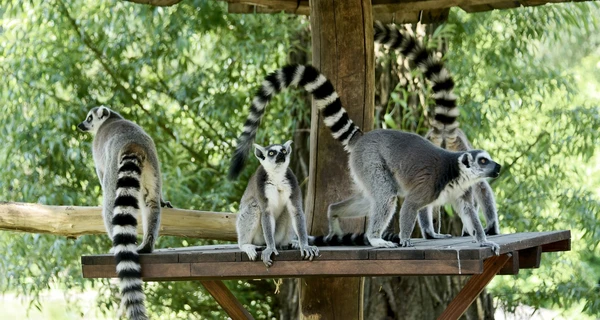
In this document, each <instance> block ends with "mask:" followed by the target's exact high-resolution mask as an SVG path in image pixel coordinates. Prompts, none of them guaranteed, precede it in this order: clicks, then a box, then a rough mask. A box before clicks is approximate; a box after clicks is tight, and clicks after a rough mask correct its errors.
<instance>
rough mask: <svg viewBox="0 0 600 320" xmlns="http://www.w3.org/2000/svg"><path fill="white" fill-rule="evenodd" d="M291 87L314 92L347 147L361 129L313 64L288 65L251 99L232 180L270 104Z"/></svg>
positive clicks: (326, 119) (327, 120)
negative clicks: (351, 118)
mask: <svg viewBox="0 0 600 320" xmlns="http://www.w3.org/2000/svg"><path fill="white" fill-rule="evenodd" d="M290 86H299V87H303V88H304V89H305V90H306V91H308V92H309V93H310V94H312V95H313V97H314V98H315V103H316V105H317V108H318V109H319V110H320V111H321V112H322V113H323V117H324V118H323V119H324V122H325V125H326V126H327V127H328V128H329V129H331V133H332V135H333V137H334V138H335V139H337V140H338V141H340V142H341V143H342V145H343V146H344V148H345V149H346V150H347V147H348V144H349V143H350V140H351V139H352V137H353V136H354V135H355V134H356V133H357V132H360V128H359V127H357V126H356V125H355V124H354V122H352V120H350V118H349V117H348V113H347V112H346V110H345V109H344V108H343V107H342V103H341V101H340V98H339V96H338V94H337V92H336V91H335V89H334V88H333V85H332V84H331V82H330V81H329V80H328V79H327V78H326V77H325V76H324V75H323V74H322V73H321V72H319V70H317V69H316V68H315V67H313V66H310V65H287V66H285V67H283V68H281V69H279V70H277V71H275V72H273V73H271V74H269V75H268V76H267V77H266V78H265V80H264V81H263V83H262V86H261V87H260V89H259V90H258V92H257V93H256V95H255V97H254V100H252V106H251V107H250V114H249V115H248V119H247V120H246V123H244V129H243V132H242V134H241V135H240V137H239V139H238V146H237V149H236V150H235V154H234V156H233V159H232V162H231V166H230V168H229V178H230V179H232V180H233V179H235V178H237V177H238V175H239V174H240V172H241V171H242V169H243V168H244V165H245V163H246V160H247V159H248V154H249V153H250V149H251V148H252V144H253V142H254V139H255V138H256V131H257V130H258V126H259V124H260V120H261V118H262V117H263V115H264V113H265V107H266V105H267V103H268V102H269V101H270V100H271V99H272V98H273V96H274V95H275V94H277V93H279V92H280V91H281V90H283V89H285V88H287V87H290Z"/></svg>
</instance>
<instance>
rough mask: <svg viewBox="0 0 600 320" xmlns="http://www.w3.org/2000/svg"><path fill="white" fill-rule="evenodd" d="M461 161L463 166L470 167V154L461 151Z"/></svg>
mask: <svg viewBox="0 0 600 320" xmlns="http://www.w3.org/2000/svg"><path fill="white" fill-rule="evenodd" d="M461 161H462V163H463V164H464V165H465V167H467V168H470V167H471V161H472V159H471V155H470V154H468V153H463V155H462V159H461Z"/></svg>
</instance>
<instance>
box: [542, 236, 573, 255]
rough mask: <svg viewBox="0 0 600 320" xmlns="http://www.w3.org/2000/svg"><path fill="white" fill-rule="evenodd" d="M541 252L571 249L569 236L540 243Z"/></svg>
mask: <svg viewBox="0 0 600 320" xmlns="http://www.w3.org/2000/svg"><path fill="white" fill-rule="evenodd" d="M542 251H543V252H557V251H571V238H570V234H569V239H563V240H559V241H556V242H552V243H546V244H544V245H542Z"/></svg>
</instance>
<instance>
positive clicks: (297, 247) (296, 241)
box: [290, 239, 300, 249]
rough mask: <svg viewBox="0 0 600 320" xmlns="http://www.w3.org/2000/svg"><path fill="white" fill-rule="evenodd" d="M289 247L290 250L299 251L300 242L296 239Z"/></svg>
mask: <svg viewBox="0 0 600 320" xmlns="http://www.w3.org/2000/svg"><path fill="white" fill-rule="evenodd" d="M290 245H291V246H292V249H300V241H298V240H296V239H294V240H292V243H291V244H290Z"/></svg>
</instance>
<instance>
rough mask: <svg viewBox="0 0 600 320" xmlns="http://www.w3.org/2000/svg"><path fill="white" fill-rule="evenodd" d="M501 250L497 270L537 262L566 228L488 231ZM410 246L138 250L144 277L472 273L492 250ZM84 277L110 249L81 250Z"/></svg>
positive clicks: (457, 242)
mask: <svg viewBox="0 0 600 320" xmlns="http://www.w3.org/2000/svg"><path fill="white" fill-rule="evenodd" d="M489 239H490V240H491V241H495V242H496V243H498V244H499V245H500V253H501V254H506V253H511V254H512V258H511V259H512V262H509V264H510V268H508V267H505V269H503V271H502V273H510V274H515V273H518V270H519V269H524V268H536V267H539V263H540V259H541V253H542V252H551V251H568V250H570V244H571V243H570V239H571V233H570V231H549V232H531V233H517V234H507V235H499V236H493V237H489ZM413 243H414V244H415V246H414V247H413V248H394V249H375V248H372V247H322V248H320V256H319V257H317V258H315V259H314V260H313V261H306V260H301V259H300V255H299V252H298V251H297V250H280V251H279V253H280V254H279V256H276V257H274V259H273V260H274V263H273V266H272V267H271V268H266V267H265V266H264V264H263V263H262V262H261V261H249V260H248V257H247V256H246V254H245V253H243V252H241V251H240V250H239V249H238V248H237V245H233V244H232V245H216V246H201V247H186V248H177V249H160V250H156V251H155V252H154V253H152V254H142V255H141V263H142V275H143V277H144V280H146V281H152V280H192V279H198V280H225V279H254V278H301V277H314V276H318V277H324V276H399V275H472V274H480V273H482V272H483V261H484V260H485V259H487V258H489V257H491V256H493V253H492V251H491V250H490V249H489V248H485V247H479V246H478V244H477V243H475V242H473V241H472V239H471V238H470V237H459V238H452V239H443V240H424V239H414V240H413ZM81 263H82V267H83V276H84V277H85V278H109V277H115V276H116V274H115V266H114V260H113V257H112V255H109V254H106V255H95V256H83V257H82V258H81Z"/></svg>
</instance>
